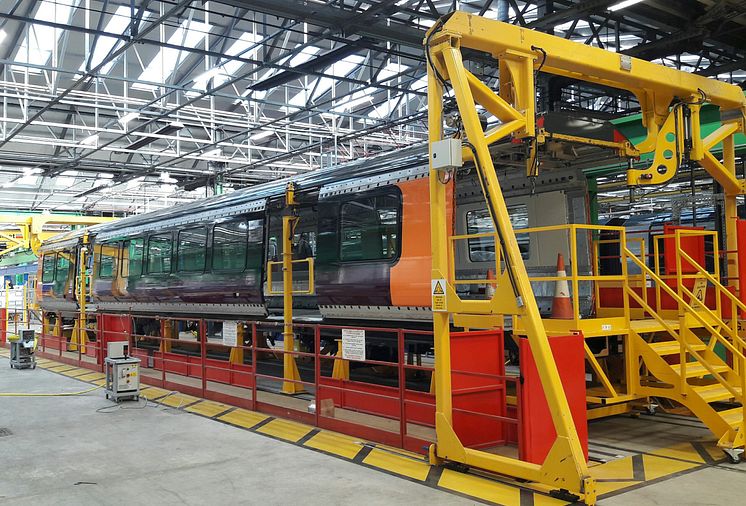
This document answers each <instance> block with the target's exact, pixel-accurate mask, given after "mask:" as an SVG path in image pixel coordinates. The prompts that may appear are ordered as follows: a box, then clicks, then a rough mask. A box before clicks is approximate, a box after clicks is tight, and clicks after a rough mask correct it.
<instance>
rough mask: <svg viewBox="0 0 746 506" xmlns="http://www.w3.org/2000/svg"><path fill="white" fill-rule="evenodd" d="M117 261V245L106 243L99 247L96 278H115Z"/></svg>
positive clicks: (116, 243)
mask: <svg viewBox="0 0 746 506" xmlns="http://www.w3.org/2000/svg"><path fill="white" fill-rule="evenodd" d="M118 261H119V243H118V242H108V243H106V242H105V243H103V244H101V246H99V257H98V277H99V278H102V279H111V278H113V277H114V276H116V273H117V262H118Z"/></svg>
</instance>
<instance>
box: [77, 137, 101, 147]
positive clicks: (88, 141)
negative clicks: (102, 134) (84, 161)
mask: <svg viewBox="0 0 746 506" xmlns="http://www.w3.org/2000/svg"><path fill="white" fill-rule="evenodd" d="M97 143H98V134H93V135H89V136H88V137H86V138H85V139H83V140H82V141H80V145H81V146H95V145H96V144H97Z"/></svg>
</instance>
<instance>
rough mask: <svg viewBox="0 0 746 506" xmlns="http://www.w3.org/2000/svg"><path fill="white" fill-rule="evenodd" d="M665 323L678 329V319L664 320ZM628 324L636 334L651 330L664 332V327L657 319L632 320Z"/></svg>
mask: <svg viewBox="0 0 746 506" xmlns="http://www.w3.org/2000/svg"><path fill="white" fill-rule="evenodd" d="M665 322H666V324H667V325H668V326H669V327H671V329H673V330H675V331H676V330H679V321H678V320H665ZM629 326H630V328H631V329H632V330H634V331H635V332H637V333H638V334H647V333H653V332H666V328H665V327H664V326H663V325H661V324H660V322H659V321H658V320H655V319H652V318H650V319H646V320H632V321H631V322H629Z"/></svg>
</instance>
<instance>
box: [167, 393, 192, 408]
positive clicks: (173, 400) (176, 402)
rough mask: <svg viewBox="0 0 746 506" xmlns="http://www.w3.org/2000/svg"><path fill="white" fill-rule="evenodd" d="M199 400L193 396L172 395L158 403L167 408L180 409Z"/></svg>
mask: <svg viewBox="0 0 746 506" xmlns="http://www.w3.org/2000/svg"><path fill="white" fill-rule="evenodd" d="M198 400H199V398H198V397H192V396H191V395H186V394H171V395H169V396H168V397H164V398H163V400H160V401H158V402H159V403H161V404H165V405H166V406H171V407H172V408H178V407H183V406H186V405H187V404H191V403H193V402H196V401H198Z"/></svg>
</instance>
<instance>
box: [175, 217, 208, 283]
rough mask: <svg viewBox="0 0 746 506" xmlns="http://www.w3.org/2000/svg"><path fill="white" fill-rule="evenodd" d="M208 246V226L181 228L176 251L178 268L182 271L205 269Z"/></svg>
mask: <svg viewBox="0 0 746 506" xmlns="http://www.w3.org/2000/svg"><path fill="white" fill-rule="evenodd" d="M206 248H207V228H205V227H196V228H188V229H186V230H180V231H179V244H178V248H177V251H176V258H177V261H176V264H177V270H179V271H180V272H203V271H204V270H205V249H206Z"/></svg>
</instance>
